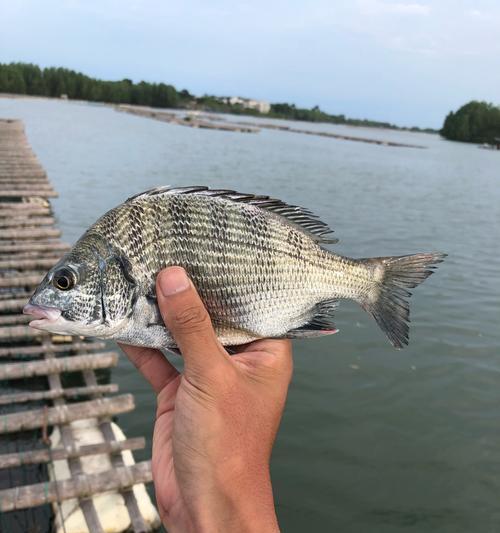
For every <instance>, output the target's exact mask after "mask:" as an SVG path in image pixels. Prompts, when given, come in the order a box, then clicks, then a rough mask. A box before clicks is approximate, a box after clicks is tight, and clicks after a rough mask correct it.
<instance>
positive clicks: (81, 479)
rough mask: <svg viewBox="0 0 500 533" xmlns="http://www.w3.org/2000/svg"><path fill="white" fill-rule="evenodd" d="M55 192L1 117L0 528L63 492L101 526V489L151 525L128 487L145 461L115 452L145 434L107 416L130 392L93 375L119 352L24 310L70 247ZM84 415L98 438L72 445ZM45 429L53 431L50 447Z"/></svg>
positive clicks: (135, 445)
mask: <svg viewBox="0 0 500 533" xmlns="http://www.w3.org/2000/svg"><path fill="white" fill-rule="evenodd" d="M56 196H57V193H56V192H55V191H54V189H53V188H52V185H51V184H50V182H49V181H48V179H47V175H46V173H45V171H44V170H43V168H42V167H41V165H40V164H39V162H38V160H37V158H36V156H35V154H34V153H33V152H32V150H31V148H30V146H29V144H28V141H27V139H26V136H25V134H24V128H23V125H22V123H21V122H20V121H16V120H1V119H0V387H1V388H0V417H1V418H0V531H9V532H16V531H26V532H30V531H33V532H34V531H37V532H41V531H47V532H48V531H51V530H52V529H53V521H54V516H53V512H55V513H56V516H57V517H58V520H61V519H62V517H63V513H62V511H61V505H63V502H66V503H67V500H69V499H76V501H77V503H78V506H79V508H80V510H81V511H82V513H83V516H84V519H85V523H86V526H87V529H88V531H90V532H91V533H101V532H104V529H103V526H102V524H101V519H100V516H99V513H98V512H97V510H96V506H95V505H94V497H95V496H96V495H99V494H102V493H103V492H105V491H115V492H117V493H119V494H120V495H121V496H122V497H123V501H124V505H125V507H126V511H128V517H129V519H130V520H129V524H130V525H129V527H128V529H127V530H128V531H134V532H136V533H142V532H147V531H152V530H153V527H156V526H157V524H156V525H151V522H148V521H146V520H145V518H144V517H143V514H142V513H141V511H140V509H139V502H138V499H137V497H136V494H137V493H136V492H135V489H134V487H137V486H138V484H143V483H149V482H151V480H152V474H151V464H150V461H143V462H139V463H134V462H133V461H132V464H130V462H131V461H130V460H129V461H124V457H125V455H122V452H125V453H126V454H129V453H130V452H131V451H132V450H138V449H141V448H144V446H145V439H144V438H142V437H141V438H133V439H126V438H123V439H118V438H117V437H116V430H115V429H114V426H115V425H114V424H112V422H111V418H112V417H114V416H116V415H119V414H124V413H128V412H131V411H132V410H133V409H134V398H133V396H132V395H130V394H121V395H118V396H107V395H108V394H113V393H116V392H117V391H118V386H117V385H115V384H113V383H106V384H102V383H100V382H99V380H98V376H97V375H96V371H97V372H103V371H104V372H106V371H107V372H110V369H111V368H112V367H113V366H115V365H116V364H117V361H118V354H117V353H115V352H113V351H105V348H106V345H105V343H103V342H96V341H90V340H86V339H75V338H73V337H66V336H60V335H59V336H58V335H51V334H49V333H45V332H41V331H36V330H33V329H31V328H29V326H28V325H27V320H26V317H25V316H24V315H23V314H22V308H23V306H24V305H25V303H26V302H27V299H28V298H29V296H30V294H31V293H32V291H33V289H34V288H35V287H36V286H37V284H38V283H39V282H40V280H41V279H42V277H43V275H44V274H45V272H46V271H47V269H49V268H50V267H51V266H52V265H53V264H55V263H56V262H57V260H58V258H59V257H60V256H61V254H63V253H64V252H65V251H66V250H67V249H68V248H69V246H68V245H67V244H65V243H63V242H62V241H61V240H60V236H61V232H60V230H59V229H57V228H56V227H55V226H54V216H53V213H52V208H51V205H50V202H49V200H48V199H49V198H54V197H56ZM103 369H104V370H103ZM75 376H76V377H77V378H78V381H77V385H75V384H74V381H75ZM71 379H73V384H72V383H69V385H70V386H68V382H70V381H71ZM87 419H91V420H95V425H96V427H97V428H98V430H99V431H100V434H101V436H102V438H101V439H100V441H99V442H95V443H89V444H85V445H80V444H78V443H77V442H76V440H75V438H74V428H75V426H74V424H75V423H76V424H78V423H80V422H83V421H85V420H87ZM51 429H52V430H53V431H54V430H56V431H57V432H58V435H59V436H60V443H59V444H58V445H57V446H56V447H53V446H51V442H50V437H49V433H50V430H51ZM99 454H105V455H104V456H105V457H107V460H108V461H109V464H110V465H111V468H110V469H109V470H106V471H104V472H103V471H99V472H96V473H88V472H85V471H84V469H83V466H82V465H83V462H84V461H85V460H86V459H87V458H89V457H92V456H97V455H99ZM56 461H65V462H66V465H67V468H69V471H70V474H71V477H70V478H69V479H66V478H65V479H57V475H56V469H55V468H54V464H55V462H56ZM155 513H156V511H155ZM62 520H63V523H62V524H60V526H62V529H61V530H62V531H66V526H65V524H64V520H66V518H63V519H62Z"/></svg>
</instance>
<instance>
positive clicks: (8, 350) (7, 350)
mask: <svg viewBox="0 0 500 533" xmlns="http://www.w3.org/2000/svg"><path fill="white" fill-rule="evenodd" d="M105 347H106V343H105V342H102V341H90V342H89V341H87V342H83V341H74V342H69V343H61V344H50V343H49V344H48V345H43V344H37V345H35V346H6V347H3V348H0V357H17V356H19V355H39V354H43V353H44V352H45V351H46V350H47V349H50V350H51V351H52V352H54V353H61V352H72V351H82V350H83V351H85V352H91V351H94V350H102V349H104V348H105Z"/></svg>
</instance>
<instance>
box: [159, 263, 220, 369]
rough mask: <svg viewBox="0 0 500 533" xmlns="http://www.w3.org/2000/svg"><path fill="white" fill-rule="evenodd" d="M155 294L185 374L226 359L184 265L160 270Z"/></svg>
mask: <svg viewBox="0 0 500 533" xmlns="http://www.w3.org/2000/svg"><path fill="white" fill-rule="evenodd" d="M156 294H157V298H158V305H159V307H160V312H161V315H162V317H163V320H164V321H165V324H166V325H167V328H168V329H169V330H170V332H171V333H172V335H173V337H174V339H175V342H176V343H177V346H179V349H180V351H181V353H182V356H183V357H184V360H185V369H186V372H187V373H188V375H189V373H190V372H195V373H197V374H199V373H202V374H203V373H206V372H207V371H208V370H209V369H212V368H214V367H217V366H219V365H220V364H221V363H226V362H227V360H228V359H229V356H228V354H227V353H226V351H225V350H224V348H223V347H222V346H221V344H220V343H219V341H218V340H217V336H216V334H215V331H214V328H213V327H212V322H211V321H210V317H209V316H208V312H207V310H206V309H205V306H204V305H203V302H202V301H201V298H200V297H199V296H198V293H197V292H196V289H195V288H194V285H193V284H192V283H191V281H190V280H189V278H188V276H187V274H186V272H185V270H184V269H183V268H181V267H170V268H167V269H165V270H163V271H162V272H160V274H159V275H158V278H157V291H156Z"/></svg>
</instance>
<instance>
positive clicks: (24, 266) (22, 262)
mask: <svg viewBox="0 0 500 533" xmlns="http://www.w3.org/2000/svg"><path fill="white" fill-rule="evenodd" d="M58 260H59V257H52V258H50V257H49V258H44V257H40V258H33V259H18V260H17V261H16V260H15V259H6V260H2V259H0V268H5V269H10V268H12V269H16V270H33V269H35V268H44V269H45V268H46V269H49V268H52V267H53V266H54V265H55V264H56V263H57V261H58Z"/></svg>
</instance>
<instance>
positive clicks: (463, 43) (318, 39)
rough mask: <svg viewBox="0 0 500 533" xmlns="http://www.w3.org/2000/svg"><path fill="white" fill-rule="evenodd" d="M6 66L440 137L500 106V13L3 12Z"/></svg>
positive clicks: (321, 6) (297, 5) (450, 0)
mask: <svg viewBox="0 0 500 533" xmlns="http://www.w3.org/2000/svg"><path fill="white" fill-rule="evenodd" d="M0 20H1V21H2V29H1V32H0V62H10V61H25V62H32V63H36V64H39V65H40V66H64V67H68V68H72V69H75V70H78V71H82V72H84V73H85V74H88V75H91V76H94V77H99V78H102V79H123V78H130V79H132V80H134V81H140V80H145V81H151V82H160V81H162V82H165V83H171V84H173V85H175V87H176V88H177V89H183V88H186V89H188V90H189V91H190V92H191V93H193V94H197V95H202V94H215V95H238V96H244V97H252V98H258V99H263V100H267V101H270V102H290V103H295V104H296V105H298V106H301V107H312V106H314V105H319V106H320V107H321V109H323V110H325V111H327V112H330V113H335V114H337V113H343V114H345V115H347V116H350V117H355V118H371V119H375V120H381V121H389V122H393V123H395V124H398V125H406V126H413V125H416V126H421V127H435V128H439V127H441V125H442V122H443V120H444V117H445V116H446V114H447V113H448V112H449V111H450V110H452V109H456V108H458V107H460V106H461V105H462V104H464V103H466V102H467V101H469V100H472V99H476V100H486V101H490V102H494V103H497V104H499V103H500V0H427V1H426V0H418V1H417V0H407V1H405V0H345V1H338V0H252V1H247V2H239V1H237V0H175V1H174V0H143V1H139V0H100V1H96V0H59V1H55V0H44V1H43V2H42V1H40V0H15V1H13V0H0Z"/></svg>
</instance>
